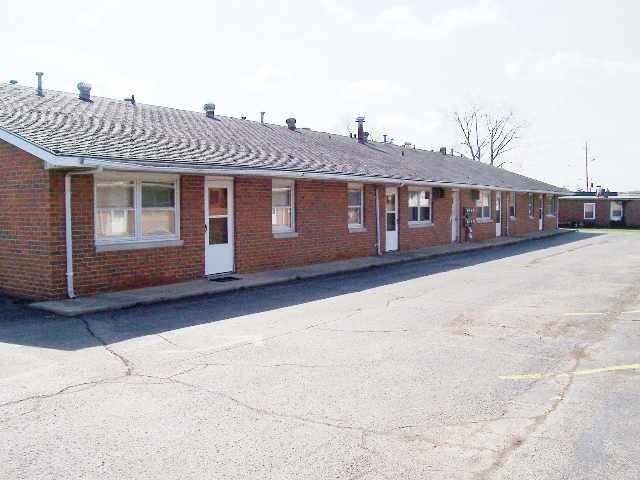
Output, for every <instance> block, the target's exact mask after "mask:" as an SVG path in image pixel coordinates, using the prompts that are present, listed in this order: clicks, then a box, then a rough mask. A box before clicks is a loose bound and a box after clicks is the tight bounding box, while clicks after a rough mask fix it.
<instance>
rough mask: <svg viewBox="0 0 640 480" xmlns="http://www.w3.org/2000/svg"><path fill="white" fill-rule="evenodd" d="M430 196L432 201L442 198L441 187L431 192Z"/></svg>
mask: <svg viewBox="0 0 640 480" xmlns="http://www.w3.org/2000/svg"><path fill="white" fill-rule="evenodd" d="M431 196H432V197H433V199H434V200H437V199H439V198H444V188H442V187H435V188H433V189H432V190H431Z"/></svg>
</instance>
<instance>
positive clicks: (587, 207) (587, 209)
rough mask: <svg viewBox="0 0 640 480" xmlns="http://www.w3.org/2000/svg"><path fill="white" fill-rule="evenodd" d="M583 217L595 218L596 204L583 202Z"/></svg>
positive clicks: (587, 218)
mask: <svg viewBox="0 0 640 480" xmlns="http://www.w3.org/2000/svg"><path fill="white" fill-rule="evenodd" d="M584 219H585V220H595V219H596V204H595V203H585V204H584Z"/></svg>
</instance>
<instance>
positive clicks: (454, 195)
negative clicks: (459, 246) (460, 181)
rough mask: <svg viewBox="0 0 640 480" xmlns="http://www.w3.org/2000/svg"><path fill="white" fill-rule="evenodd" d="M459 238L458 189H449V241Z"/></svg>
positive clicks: (452, 241) (456, 240)
mask: <svg viewBox="0 0 640 480" xmlns="http://www.w3.org/2000/svg"><path fill="white" fill-rule="evenodd" d="M459 239H460V191H459V190H452V191H451V243H456V242H458V240H459Z"/></svg>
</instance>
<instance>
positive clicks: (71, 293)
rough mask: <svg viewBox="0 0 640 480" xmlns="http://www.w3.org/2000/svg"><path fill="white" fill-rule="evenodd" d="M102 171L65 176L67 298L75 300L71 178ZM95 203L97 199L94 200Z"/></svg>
mask: <svg viewBox="0 0 640 480" xmlns="http://www.w3.org/2000/svg"><path fill="white" fill-rule="evenodd" d="M101 170H102V169H101V168H100V169H97V170H91V171H88V172H67V174H66V175H65V176H64V240H65V252H66V263H67V271H66V276H67V296H68V297H69V298H75V297H76V292H75V289H74V288H73V230H72V223H71V176H72V175H93V174H94V173H96V172H99V171H101ZM94 202H95V199H94Z"/></svg>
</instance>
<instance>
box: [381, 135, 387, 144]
mask: <svg viewBox="0 0 640 480" xmlns="http://www.w3.org/2000/svg"><path fill="white" fill-rule="evenodd" d="M382 143H387V134H386V133H384V134H383V135H382Z"/></svg>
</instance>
